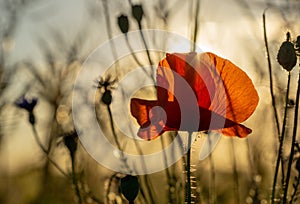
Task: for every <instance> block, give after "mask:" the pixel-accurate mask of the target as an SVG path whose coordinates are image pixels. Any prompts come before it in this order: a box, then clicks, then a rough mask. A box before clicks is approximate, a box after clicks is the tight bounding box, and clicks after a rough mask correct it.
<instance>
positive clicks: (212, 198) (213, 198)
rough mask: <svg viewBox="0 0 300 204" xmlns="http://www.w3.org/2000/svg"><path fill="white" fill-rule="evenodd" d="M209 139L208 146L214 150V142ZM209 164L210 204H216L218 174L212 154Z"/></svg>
mask: <svg viewBox="0 0 300 204" xmlns="http://www.w3.org/2000/svg"><path fill="white" fill-rule="evenodd" d="M207 137H208V144H209V149H210V150H211V149H212V141H211V138H210V136H209V134H208V135H207ZM209 163H210V176H211V185H210V193H209V195H210V196H209V203H210V204H214V203H215V202H216V194H215V188H216V174H215V164H214V160H213V158H212V153H210V154H209Z"/></svg>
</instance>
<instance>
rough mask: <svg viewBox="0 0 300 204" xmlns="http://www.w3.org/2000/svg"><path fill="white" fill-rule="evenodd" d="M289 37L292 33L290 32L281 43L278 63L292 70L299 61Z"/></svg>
mask: <svg viewBox="0 0 300 204" xmlns="http://www.w3.org/2000/svg"><path fill="white" fill-rule="evenodd" d="M289 38H290V34H289V32H288V33H287V40H286V41H285V42H283V43H282V44H281V46H280V48H279V51H278V54H277V61H278V63H279V64H280V65H281V66H282V67H283V68H284V69H285V70H287V71H291V70H292V69H293V67H294V66H295V65H296V62H297V57H296V52H295V49H294V45H293V43H291V42H290V39H289Z"/></svg>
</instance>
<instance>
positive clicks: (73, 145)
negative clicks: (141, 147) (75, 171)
mask: <svg viewBox="0 0 300 204" xmlns="http://www.w3.org/2000/svg"><path fill="white" fill-rule="evenodd" d="M64 143H65V145H66V147H67V148H68V150H69V152H70V154H71V156H73V155H74V153H75V152H76V150H77V133H76V132H72V133H70V134H67V135H65V136H64Z"/></svg>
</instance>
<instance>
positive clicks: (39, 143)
mask: <svg viewBox="0 0 300 204" xmlns="http://www.w3.org/2000/svg"><path fill="white" fill-rule="evenodd" d="M31 127H32V131H33V135H34V139H35V141H36V143H37V144H38V146H39V147H40V149H41V150H42V151H43V152H44V154H45V155H46V156H47V159H48V160H49V162H50V163H51V164H53V166H55V168H56V169H57V170H58V171H59V172H60V173H61V174H63V175H64V176H65V177H67V178H69V176H68V175H67V174H66V173H65V172H64V170H63V169H62V168H61V167H60V166H59V165H58V164H57V163H56V162H55V161H53V160H52V159H51V158H50V156H49V152H48V150H47V149H46V148H45V147H44V145H43V144H42V142H41V140H40V137H39V135H38V132H37V131H36V128H35V125H34V124H32V125H31Z"/></svg>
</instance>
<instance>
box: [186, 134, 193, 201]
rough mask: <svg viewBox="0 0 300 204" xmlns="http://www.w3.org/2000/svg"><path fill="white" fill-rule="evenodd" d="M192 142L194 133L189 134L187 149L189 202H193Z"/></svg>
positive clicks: (187, 191)
mask: <svg viewBox="0 0 300 204" xmlns="http://www.w3.org/2000/svg"><path fill="white" fill-rule="evenodd" d="M191 144H192V134H191V133H189V135H188V146H187V147H188V151H187V155H186V156H187V158H186V160H187V161H186V177H187V189H186V196H185V197H186V199H187V204H191V201H192V198H191Z"/></svg>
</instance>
